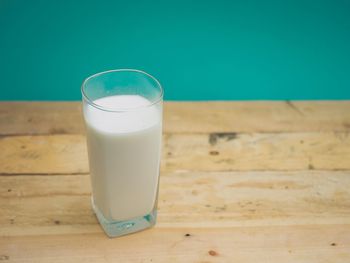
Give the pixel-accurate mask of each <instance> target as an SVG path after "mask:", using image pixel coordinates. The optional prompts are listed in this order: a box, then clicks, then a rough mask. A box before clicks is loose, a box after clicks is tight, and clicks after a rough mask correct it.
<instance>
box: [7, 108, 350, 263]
mask: <svg viewBox="0 0 350 263" xmlns="http://www.w3.org/2000/svg"><path fill="white" fill-rule="evenodd" d="M349 132H350V102H349V101H327V102H290V101H280V102H167V103H166V104H165V116H164V140H163V160H162V167H161V182H160V197H159V217H158V223H157V225H156V227H154V228H152V229H150V230H146V231H143V232H140V233H137V234H133V235H129V236H124V237H121V238H115V239H109V238H107V236H106V235H105V234H104V233H103V231H102V230H101V228H100V226H99V225H98V223H97V220H96V218H95V216H94V214H93V212H92V210H91V207H90V194H91V188H90V181H89V169H88V163H87V153H86V146H85V137H84V126H83V122H82V117H81V109H80V103H79V102H13V103H8V102H2V103H0V135H1V138H0V262H203V263H204V262H259V263H260V262H279V263H280V262H298V263H301V262H350V136H349Z"/></svg>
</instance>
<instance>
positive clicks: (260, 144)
mask: <svg viewBox="0 0 350 263" xmlns="http://www.w3.org/2000/svg"><path fill="white" fill-rule="evenodd" d="M163 145H164V147H163V160H162V171H167V172H168V171H179V170H180V171H181V170H185V171H248V170H308V169H310V170H313V169H316V170H349V169H350V136H349V133H347V132H327V133H273V134H270V133H253V134H234V133H211V134H167V135H165V136H164V143H163ZM0 149H2V151H0V174H72V173H78V174H79V173H88V170H89V169H88V162H87V152H86V142H85V137H84V136H82V135H40V136H8V137H2V138H1V139H0Z"/></svg>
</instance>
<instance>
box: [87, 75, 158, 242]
mask: <svg viewBox="0 0 350 263" xmlns="http://www.w3.org/2000/svg"><path fill="white" fill-rule="evenodd" d="M81 92H82V101H83V115H84V120H85V126H86V135H87V146H88V156H89V167H90V179H91V185H92V198H91V201H92V202H91V203H92V208H93V210H94V212H95V214H96V216H97V219H98V221H99V222H100V224H101V226H102V228H103V229H104V231H105V232H106V234H107V235H108V236H109V237H116V236H122V235H125V234H129V233H133V232H136V231H140V230H143V229H146V228H149V227H152V226H153V225H154V224H155V223H156V219H157V197H158V185H159V169H160V158H161V138H162V104H163V89H162V87H161V85H160V83H159V82H158V80H157V79H155V78H154V77H153V76H151V75H149V74H147V73H145V72H143V71H140V70H134V69H118V70H110V71H105V72H101V73H98V74H95V75H93V76H91V77H88V78H87V79H85V80H84V82H83V84H82V88H81Z"/></svg>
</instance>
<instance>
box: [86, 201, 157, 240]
mask: <svg viewBox="0 0 350 263" xmlns="http://www.w3.org/2000/svg"><path fill="white" fill-rule="evenodd" d="M91 204H92V208H93V210H94V212H95V214H96V217H97V219H98V221H99V222H100V225H101V226H102V228H103V230H104V231H105V233H106V234H107V236H109V237H120V236H124V235H127V234H131V233H135V232H138V231H141V230H144V229H147V228H150V227H152V226H154V225H155V224H156V221H157V206H155V207H154V209H153V210H152V211H151V213H149V214H147V215H144V216H140V217H136V218H132V219H129V220H124V221H110V220H108V219H106V218H105V217H104V216H103V214H102V213H101V212H100V210H99V209H98V208H97V207H96V206H95V204H94V200H93V198H92V197H91Z"/></svg>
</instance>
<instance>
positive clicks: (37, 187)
mask: <svg viewBox="0 0 350 263" xmlns="http://www.w3.org/2000/svg"><path fill="white" fill-rule="evenodd" d="M349 189H350V172H324V171H323V172H321V171H307V172H221V173H206V172H202V173H163V174H162V176H161V180H160V193H159V218H158V219H159V220H158V223H157V227H161V228H177V227H180V228H181V227H182V228H183V227H188V228H196V227H203V228H205V227H206V228H215V227H219V228H220V227H243V226H252V227H253V226H278V225H286V226H288V225H317V224H319V225H320V224H328V225H330V224H333V225H336V224H349V225H350V192H349V191H348V190H349ZM90 194H91V188H90V181H89V175H74V176H59V175H57V176H54V175H52V176H34V175H32V176H0V211H1V213H0V225H1V228H0V236H17V235H47V234H72V233H80V234H84V233H101V232H102V230H101V229H100V227H99V225H98V223H97V220H96V218H95V216H94V214H93V212H92V210H91V205H90Z"/></svg>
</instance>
